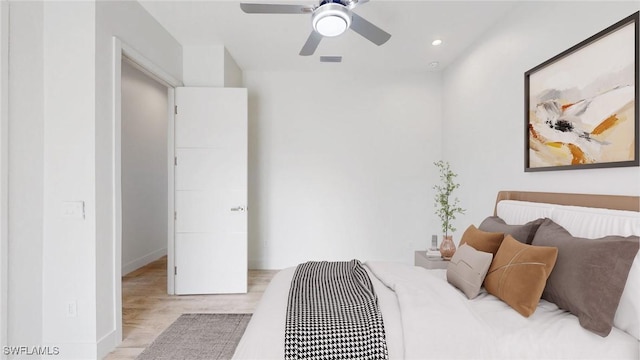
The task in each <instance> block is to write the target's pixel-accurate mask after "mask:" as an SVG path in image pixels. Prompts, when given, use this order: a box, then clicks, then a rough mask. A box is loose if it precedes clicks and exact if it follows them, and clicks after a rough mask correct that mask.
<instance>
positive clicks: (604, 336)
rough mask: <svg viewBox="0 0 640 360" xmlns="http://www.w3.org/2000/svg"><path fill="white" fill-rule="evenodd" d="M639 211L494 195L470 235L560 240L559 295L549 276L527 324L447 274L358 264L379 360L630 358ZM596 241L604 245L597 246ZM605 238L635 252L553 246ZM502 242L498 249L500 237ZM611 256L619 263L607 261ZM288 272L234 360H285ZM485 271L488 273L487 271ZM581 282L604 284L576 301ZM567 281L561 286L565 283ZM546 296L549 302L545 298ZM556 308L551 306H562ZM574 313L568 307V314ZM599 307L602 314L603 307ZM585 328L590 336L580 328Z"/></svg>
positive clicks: (562, 197)
mask: <svg viewBox="0 0 640 360" xmlns="http://www.w3.org/2000/svg"><path fill="white" fill-rule="evenodd" d="M639 207H640V197H637V196H608V195H582V194H559V193H537V192H520V191H503V192H500V193H499V194H498V197H497V201H496V205H495V211H494V214H493V217H488V218H487V219H486V220H485V221H483V224H480V226H479V230H478V231H480V232H482V231H484V230H483V225H484V223H485V222H486V221H489V219H490V218H491V219H492V220H491V221H495V220H496V219H497V220H500V221H503V223H504V224H505V226H511V227H513V228H514V229H515V228H517V229H522V226H524V225H526V224H530V223H532V222H536V223H540V224H542V225H539V226H540V227H538V228H536V230H535V231H534V234H533V235H532V238H531V241H532V242H531V243H530V244H527V245H530V246H534V247H535V246H540V247H545V246H546V247H549V246H548V245H549V244H547V243H545V241H550V242H551V245H552V246H554V245H556V244H557V243H554V241H564V239H565V238H566V239H567V240H566V242H565V243H561V244H560V245H559V246H558V248H559V249H560V250H559V252H558V256H557V260H555V259H554V261H555V268H554V270H553V271H551V275H550V276H555V275H556V273H555V272H554V271H557V274H558V276H564V275H566V276H568V278H566V279H564V278H561V279H560V280H558V279H553V280H554V282H553V284H555V286H556V287H557V286H558V285H560V287H559V289H555V291H557V293H558V294H559V295H557V294H555V293H552V292H551V290H549V287H551V285H552V278H551V277H549V279H548V280H546V284H545V283H543V287H544V288H545V290H544V291H545V293H544V295H543V298H542V299H540V300H539V301H538V300H536V304H535V306H534V309H532V313H531V314H530V315H529V316H528V317H526V316H523V315H522V314H521V313H519V310H518V311H515V310H514V309H515V308H514V307H512V306H511V305H509V304H507V303H506V302H505V301H504V300H503V299H500V298H498V297H496V296H494V294H491V293H489V292H488V291H487V290H486V289H485V288H484V287H483V288H481V289H480V291H479V294H477V296H475V297H474V298H473V299H469V298H468V297H467V296H466V295H465V293H463V292H462V291H461V290H460V289H458V288H456V287H455V286H452V284H451V283H450V282H448V281H447V270H427V269H423V268H420V267H415V266H409V265H406V264H399V263H386V262H365V263H364V268H365V269H366V272H367V273H368V275H369V278H370V279H371V283H372V285H373V288H374V290H375V294H376V296H377V302H378V305H379V308H380V311H381V313H382V317H383V319H384V332H385V335H386V346H387V350H388V357H389V358H390V359H639V358H640V255H638V251H637V242H638V239H637V237H633V236H638V235H640V212H639V211H640V209H639ZM543 219H544V220H543ZM488 224H490V223H488ZM557 225H559V226H560V227H558V226H557ZM553 226H556V228H559V229H561V230H557V229H556V228H554V227H553ZM488 227H489V228H490V227H491V226H488ZM470 228H471V226H470ZM474 228H475V227H474ZM485 228H486V226H485ZM562 228H564V229H566V231H567V234H564V233H563V234H564V235H556V234H558V233H557V232H555V233H554V232H551V234H553V235H552V236H546V235H544V234H546V233H545V231H547V232H548V231H552V230H553V231H562ZM549 229H551V230H549ZM490 230H491V229H488V230H487V231H490ZM543 230H544V231H543ZM474 231H475V230H474ZM569 233H570V234H569ZM541 234H542V235H541ZM563 236H564V238H563ZM605 236H608V237H607V238H604V237H605ZM612 236H613V237H614V238H615V239H621V238H624V239H622V241H626V242H625V244H626V245H625V246H627V245H628V244H629V241H631V242H633V241H635V243H636V245H635V248H633V247H630V249H635V250H633V253H632V254H630V255H629V254H625V253H620V254H613V255H612V252H611V251H610V250H607V249H610V248H596V250H595V251H596V254H597V257H593V254H592V257H590V258H589V257H584V254H583V253H582V250H581V249H579V250H576V249H577V248H575V247H574V248H569V249H570V250H566V248H564V247H563V246H566V244H574V243H573V242H572V241H574V240H575V241H578V242H577V243H578V244H580V246H583V245H584V246H587V247H591V246H596V247H597V246H604V245H606V244H605V240H607V241H608V240H610V238H609V237H612ZM574 237H575V238H574ZM504 238H505V241H506V238H507V236H506V235H505V236H504ZM547 238H550V239H547ZM586 239H598V240H602V241H596V240H589V241H588V243H585V242H584V241H585V240H586ZM615 239H614V240H615ZM518 241H521V240H518ZM580 241H582V242H580ZM523 243H524V241H523ZM469 244H472V242H470V240H469V241H467V245H469ZM541 244H542V245H541ZM585 244H586V245H585ZM501 246H502V245H501ZM518 246H521V245H518ZM620 249H621V246H617V245H616V248H615V249H614V251H613V253H615V251H620ZM498 251H499V252H500V251H502V249H500V250H498ZM589 251H590V250H589ZM598 251H599V252H598ZM626 253H629V251H626ZM576 254H578V255H576ZM579 255H580V256H582V257H580V256H579ZM498 257H499V256H498V255H497V254H494V257H493V261H497V260H498ZM617 257H619V258H620V259H621V260H617ZM576 258H580V261H584V260H583V259H589V260H588V261H585V262H588V263H589V264H590V266H588V267H583V265H581V264H579V263H578V264H577V265H578V267H577V268H570V266H575V265H576V261H578V260H576ZM623 258H625V259H627V260H625V261H627V262H628V265H627V268H626V273H625V270H624V269H623V270H621V271H622V272H615V273H614V275H611V273H610V272H609V270H610V268H616V270H615V271H618V270H617V268H618V267H620V266H622V265H620V266H619V263H623V262H624V261H623V260H622V259H623ZM601 259H602V260H601ZM607 259H608V260H607ZM612 259H613V260H612ZM600 261H602V262H603V264H604V265H603V266H600V267H599V265H598V266H595V265H594V264H595V263H598V264H600ZM607 261H609V262H607ZM612 261H613V262H612ZM494 265H495V264H492V266H494ZM622 267H624V266H622ZM594 268H595V269H596V270H597V273H596V274H595V275H593V274H592V273H590V272H589V271H594V270H593V269H594ZM576 269H577V270H576ZM493 271H495V269H494V270H493ZM563 271H564V272H563ZM611 271H614V270H611ZM294 272H295V268H289V269H285V270H282V271H280V272H279V273H278V274H277V275H276V276H275V277H274V278H273V280H272V281H271V283H270V285H269V286H268V287H267V289H266V290H265V293H264V295H263V297H262V299H261V301H260V303H259V305H258V307H257V308H256V311H255V313H254V314H253V317H252V319H251V322H250V323H249V325H248V327H247V329H246V331H245V333H244V336H243V337H242V339H241V340H240V343H239V344H238V347H237V349H236V352H235V354H234V359H284V358H285V354H284V351H285V350H284V346H283V344H284V337H285V335H284V334H285V318H286V317H287V303H288V293H289V290H290V286H291V282H292V277H293V276H294ZM489 273H490V274H495V272H492V270H491V269H489ZM563 274H564V275H563ZM585 274H587V275H589V276H592V277H594V279H595V277H600V275H601V274H605V275H607V276H609V277H610V278H609V279H605V280H604V282H605V283H604V285H603V286H599V288H598V289H596V290H595V291H593V290H588V289H587V290H588V291H589V292H586V293H584V292H583V293H580V291H586V290H585V289H582V288H580V282H581V281H588V282H594V283H597V281H603V280H602V279H599V280H597V281H596V280H593V279H588V278H585ZM617 274H624V276H623V275H617ZM487 276H488V275H487ZM548 276H549V275H548ZM603 276H604V275H603ZM611 276H616V277H617V278H611ZM503 278H504V277H503ZM503 278H501V279H503ZM567 279H569V280H567ZM561 280H562V281H565V283H562V282H561ZM567 281H569V282H570V283H569V284H567ZM616 281H617V282H618V283H621V285H620V286H621V289H620V290H619V291H621V295H620V294H618V302H617V303H615V304H613V310H612V311H613V313H611V315H612V316H611V317H612V322H611V319H610V320H609V322H610V325H609V328H608V329H605V330H600V329H599V328H598V327H597V325H594V324H591V323H590V322H591V320H592V318H597V317H599V316H600V315H601V314H602V313H606V312H607V311H609V310H603V311H600V310H599V308H597V306H600V305H599V302H602V301H601V300H600V299H601V298H606V297H607V296H609V294H610V293H615V291H612V290H610V289H609V288H608V287H609V286H615V283H616ZM564 285H567V286H564ZM565 287H566V288H574V287H577V288H576V289H572V290H571V291H574V292H576V293H569V294H567V292H568V291H565V290H566V289H565ZM507 290H508V289H507ZM548 290H549V291H550V292H551V293H550V294H547V291H548ZM598 291H600V292H598ZM501 294H502V293H501ZM545 295H548V296H547V297H549V296H556V295H557V296H559V298H554V297H551V298H552V299H554V301H556V302H551V301H548V300H546V299H545V298H544V296H545ZM562 296H566V297H567V298H568V299H569V302H571V301H572V300H571V299H572V298H571V297H572V296H573V301H575V303H576V304H577V305H576V304H573V303H570V304H566V303H565V302H566V301H567V298H562ZM614 297H615V296H614ZM556 299H557V300H556ZM563 301H564V302H563ZM558 304H561V305H562V308H561V307H560V306H559V305H558ZM594 304H596V305H594ZM574 306H577V307H578V309H577V310H576V309H574V308H573V307H574ZM594 306H596V307H595V308H594ZM603 306H604V305H603ZM607 306H609V308H610V307H611V304H608V305H607ZM585 307H586V310H585ZM568 309H569V310H568ZM581 311H582V312H581ZM583 312H584V313H583ZM576 314H577V315H576ZM594 314H595V316H593V315H594ZM613 314H615V316H613ZM594 321H595V320H594ZM585 326H587V328H588V327H589V326H591V327H592V328H590V329H587V328H585ZM594 327H595V330H594Z"/></svg>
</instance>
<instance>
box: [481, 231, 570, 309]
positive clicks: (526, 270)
mask: <svg viewBox="0 0 640 360" xmlns="http://www.w3.org/2000/svg"><path fill="white" fill-rule="evenodd" d="M557 256H558V249H557V248H554V247H546V246H532V245H526V244H523V243H521V242H519V241H517V240H516V239H514V238H513V237H512V236H511V235H507V236H505V238H504V241H502V245H500V249H498V253H497V254H496V256H495V257H494V258H493V262H492V263H491V267H490V268H489V272H488V273H487V277H486V278H485V279H484V287H485V289H487V291H488V292H489V293H490V294H493V295H495V296H497V297H498V298H499V299H500V300H502V301H504V302H506V303H507V304H509V306H511V307H512V308H513V309H514V310H516V311H517V312H519V313H520V314H521V315H522V316H525V317H529V316H530V315H531V314H533V313H534V312H535V311H536V307H538V302H539V301H540V296H542V291H543V290H544V286H545V284H546V282H547V278H548V277H549V274H551V270H553V266H554V264H555V263H556V258H557Z"/></svg>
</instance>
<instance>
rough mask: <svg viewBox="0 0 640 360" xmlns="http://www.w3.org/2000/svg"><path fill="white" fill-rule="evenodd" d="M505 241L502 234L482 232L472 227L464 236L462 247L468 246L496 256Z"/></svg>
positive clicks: (461, 242)
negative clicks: (463, 245)
mask: <svg viewBox="0 0 640 360" xmlns="http://www.w3.org/2000/svg"><path fill="white" fill-rule="evenodd" d="M503 239H504V234H503V233H501V232H486V231H481V230H478V229H477V228H476V227H475V226H474V225H470V226H469V227H468V228H467V230H465V232H464V234H462V238H461V239H460V245H462V244H467V245H469V246H471V247H472V248H474V249H476V250H478V251H482V252H487V253H492V254H493V256H495V255H496V253H497V252H498V248H500V244H502V240H503Z"/></svg>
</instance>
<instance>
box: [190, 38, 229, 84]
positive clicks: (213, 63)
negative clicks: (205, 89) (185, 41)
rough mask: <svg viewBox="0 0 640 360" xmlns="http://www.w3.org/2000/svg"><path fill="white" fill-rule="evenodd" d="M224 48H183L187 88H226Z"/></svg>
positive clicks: (214, 46) (213, 46) (212, 46)
mask: <svg viewBox="0 0 640 360" xmlns="http://www.w3.org/2000/svg"><path fill="white" fill-rule="evenodd" d="M224 51H225V49H224V46H222V45H211V46H195V45H189V46H185V47H184V48H183V66H184V68H183V81H184V84H185V86H212V87H223V86H224Z"/></svg>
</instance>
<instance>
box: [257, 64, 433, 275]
mask: <svg viewBox="0 0 640 360" xmlns="http://www.w3.org/2000/svg"><path fill="white" fill-rule="evenodd" d="M244 79H245V86H246V87H247V88H248V89H249V252H250V253H249V261H250V267H251V268H274V269H277V268H283V267H286V266H293V265H295V264H298V263H300V262H304V261H308V260H314V259H316V260H317V259H322V260H345V259H352V258H358V259H362V260H367V259H369V260H375V259H377V260H389V261H403V262H407V263H411V262H412V261H413V260H412V258H413V250H414V249H416V250H417V249H424V248H426V247H427V246H428V244H429V241H430V238H431V236H430V235H431V234H432V233H434V229H435V228H436V227H435V226H436V224H437V223H436V222H435V219H433V216H431V214H432V212H433V206H432V191H431V185H432V184H433V183H434V181H435V179H436V178H437V175H436V174H435V173H434V172H433V165H432V163H433V162H434V161H436V160H437V159H439V158H440V149H441V145H442V141H441V139H440V134H441V109H440V104H441V97H440V94H441V86H440V77H439V75H438V74H416V73H412V74H379V73H362V74H354V73H341V72H339V71H338V72H324V73H295V72H282V73H262V72H251V71H249V72H245V74H244ZM432 220H433V221H432Z"/></svg>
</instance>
